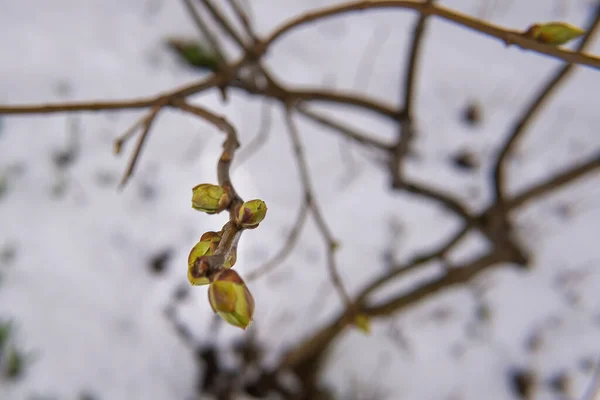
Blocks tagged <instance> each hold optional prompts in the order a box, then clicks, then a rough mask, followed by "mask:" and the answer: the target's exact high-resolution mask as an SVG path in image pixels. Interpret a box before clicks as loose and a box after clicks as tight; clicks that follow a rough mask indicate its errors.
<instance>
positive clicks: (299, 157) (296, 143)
mask: <svg viewBox="0 0 600 400" xmlns="http://www.w3.org/2000/svg"><path fill="white" fill-rule="evenodd" d="M285 107H286V109H285V122H286V125H287V130H288V132H289V134H290V138H291V141H292V145H293V149H294V156H295V158H296V163H297V164H298V169H299V170H300V180H301V181H302V187H303V188H304V198H305V202H306V205H307V206H308V208H309V210H310V211H311V213H312V215H313V217H314V219H315V223H316V224H317V228H318V229H319V231H320V233H321V235H322V236H323V240H324V241H325V244H326V246H327V267H328V268H329V275H330V278H331V281H332V283H333V285H334V287H335V288H336V290H337V291H338V294H339V295H340V297H341V299H342V301H343V302H344V305H345V306H347V307H348V306H349V305H350V296H349V295H348V292H347V291H346V289H345V287H344V284H343V282H342V278H341V276H340V274H339V272H338V270H337V265H336V264H337V263H336V260H335V253H336V251H337V250H338V249H339V243H338V242H337V241H336V240H335V239H334V237H333V234H332V233H331V230H330V229H329V227H328V226H327V223H326V222H325V218H324V217H323V213H322V211H321V209H320V207H319V205H318V204H317V202H316V199H315V193H314V190H313V187H312V183H311V180H310V173H309V172H308V164H307V162H306V156H305V155H304V146H303V145H302V142H301V140H300V135H299V133H298V127H297V126H296V124H295V123H294V120H293V116H292V112H293V107H292V105H291V104H285Z"/></svg>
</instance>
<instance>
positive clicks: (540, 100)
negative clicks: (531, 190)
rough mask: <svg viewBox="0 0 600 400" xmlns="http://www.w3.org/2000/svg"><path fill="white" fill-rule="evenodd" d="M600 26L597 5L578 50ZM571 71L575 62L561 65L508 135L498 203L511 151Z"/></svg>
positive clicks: (497, 172)
mask: <svg viewBox="0 0 600 400" xmlns="http://www.w3.org/2000/svg"><path fill="white" fill-rule="evenodd" d="M599 27H600V5H598V6H597V7H596V12H595V13H594V14H593V16H592V19H591V21H590V26H589V27H588V29H587V33H586V34H585V36H584V37H583V39H582V40H581V42H580V43H579V45H578V46H577V51H579V52H580V51H583V50H584V49H585V47H586V46H587V45H588V44H589V43H590V41H591V39H592V38H593V37H594V33H595V32H596V31H597V30H598V29H599ZM571 71H573V64H568V65H565V66H563V67H561V68H560V69H559V70H558V71H557V72H556V74H555V75H554V76H553V77H552V78H550V80H549V81H548V83H547V84H546V85H545V86H544V87H543V88H542V89H541V90H540V91H539V92H538V94H537V95H536V96H535V98H534V99H533V101H532V102H531V103H530V104H529V106H528V107H527V108H526V109H525V111H524V112H523V115H522V116H521V118H519V120H518V121H517V122H516V123H515V125H514V127H513V129H512V131H511V133H510V134H509V135H508V138H507V140H506V142H505V143H504V145H503V146H502V150H501V151H500V154H499V156H498V160H497V161H496V165H495V168H494V180H493V182H494V191H495V193H494V194H495V196H496V201H497V202H498V203H500V204H501V203H502V202H503V200H504V191H505V189H506V182H505V177H504V175H505V170H506V168H507V166H506V164H507V160H508V157H509V155H510V153H511V152H512V151H513V150H514V149H515V147H516V146H517V145H518V143H519V140H520V139H521V138H522V137H523V136H524V134H525V132H526V130H527V128H528V127H529V124H531V123H532V121H533V120H534V119H535V117H536V115H537V114H538V112H539V111H540V110H541V109H542V107H543V106H544V105H545V104H546V102H547V101H548V100H549V99H550V98H551V96H552V94H553V93H554V91H555V90H557V89H558V87H559V86H560V84H561V83H562V82H564V81H565V79H566V78H567V77H568V76H569V75H570V73H571Z"/></svg>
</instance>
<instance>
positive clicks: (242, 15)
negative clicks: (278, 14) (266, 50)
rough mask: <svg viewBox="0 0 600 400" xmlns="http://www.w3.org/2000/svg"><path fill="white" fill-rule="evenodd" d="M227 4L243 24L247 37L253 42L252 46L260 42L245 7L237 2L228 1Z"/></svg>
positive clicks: (234, 0) (235, 0)
mask: <svg viewBox="0 0 600 400" xmlns="http://www.w3.org/2000/svg"><path fill="white" fill-rule="evenodd" d="M227 2H228V3H229V6H230V7H231V8H232V9H233V10H234V11H235V13H236V15H237V17H238V18H239V19H240V21H241V22H242V25H243V26H244V30H245V31H246V35H248V36H249V37H250V39H251V40H252V44H254V43H256V42H257V41H258V36H257V35H256V32H255V31H254V28H253V27H252V24H251V23H250V17H249V16H248V14H247V13H246V11H244V9H243V7H242V6H241V5H239V4H238V2H237V0H228V1H227Z"/></svg>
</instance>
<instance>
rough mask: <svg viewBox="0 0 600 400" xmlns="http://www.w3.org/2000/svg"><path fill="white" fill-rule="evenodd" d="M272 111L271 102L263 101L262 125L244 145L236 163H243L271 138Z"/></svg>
mask: <svg viewBox="0 0 600 400" xmlns="http://www.w3.org/2000/svg"><path fill="white" fill-rule="evenodd" d="M271 114H272V111H271V107H270V104H269V103H268V102H267V101H265V102H264V103H263V106H262V109H261V117H260V125H259V127H258V132H257V134H256V136H255V137H254V138H252V140H251V141H249V142H248V144H246V145H245V146H244V148H243V149H241V150H240V154H239V156H238V162H237V164H236V165H241V164H243V163H244V162H246V160H248V159H249V158H250V157H252V156H253V155H254V154H256V153H257V152H258V150H260V148H261V147H262V146H264V145H265V143H266V142H267V140H268V139H269V133H270V132H271V122H272V115H271Z"/></svg>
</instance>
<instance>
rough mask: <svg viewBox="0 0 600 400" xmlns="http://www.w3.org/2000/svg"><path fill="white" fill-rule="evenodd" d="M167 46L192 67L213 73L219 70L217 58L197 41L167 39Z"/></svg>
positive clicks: (219, 61)
mask: <svg viewBox="0 0 600 400" xmlns="http://www.w3.org/2000/svg"><path fill="white" fill-rule="evenodd" d="M167 45H168V46H169V47H170V48H171V49H172V50H174V51H175V52H176V53H177V55H178V56H179V57H180V58H181V59H182V60H183V61H184V62H185V63H186V64H188V65H190V66H192V67H195V68H199V69H202V70H209V71H213V72H216V71H218V70H219V66H220V64H221V60H220V58H219V56H218V55H217V54H216V53H214V52H213V51H212V50H210V49H208V48H207V47H206V46H205V45H204V44H202V43H200V42H198V41H193V40H184V39H168V40H167Z"/></svg>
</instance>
